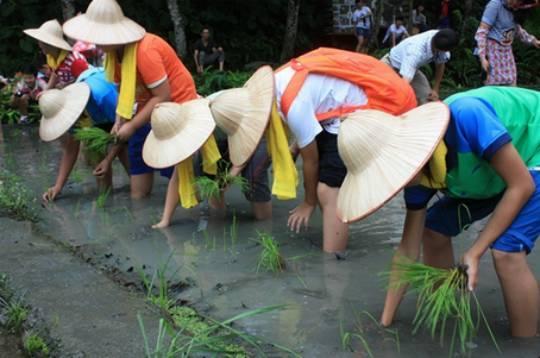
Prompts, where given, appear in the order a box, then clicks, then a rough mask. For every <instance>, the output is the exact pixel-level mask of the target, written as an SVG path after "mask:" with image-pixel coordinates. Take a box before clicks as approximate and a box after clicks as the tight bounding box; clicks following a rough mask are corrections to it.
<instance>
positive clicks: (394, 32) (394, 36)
mask: <svg viewBox="0 0 540 358" xmlns="http://www.w3.org/2000/svg"><path fill="white" fill-rule="evenodd" d="M407 37H409V32H407V28H405V26H403V18H401V17H397V18H396V21H395V22H394V23H393V24H392V25H390V27H389V28H388V31H386V35H385V36H384V39H383V44H385V43H386V42H387V41H388V40H391V45H392V47H395V46H396V45H397V44H398V43H400V42H401V41H402V40H403V39H405V38H407Z"/></svg>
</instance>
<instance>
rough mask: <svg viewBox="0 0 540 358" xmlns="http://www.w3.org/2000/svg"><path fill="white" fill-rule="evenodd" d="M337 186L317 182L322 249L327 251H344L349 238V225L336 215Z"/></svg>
mask: <svg viewBox="0 0 540 358" xmlns="http://www.w3.org/2000/svg"><path fill="white" fill-rule="evenodd" d="M338 193H339V188H331V187H329V186H328V185H326V184H323V183H319V185H318V186H317V196H318V198H319V204H320V205H321V210H322V213H323V250H324V251H325V252H328V253H335V252H341V251H344V250H345V249H346V248H347V242H348V240H349V226H348V225H347V224H344V223H343V222H341V220H340V219H339V218H338V216H337V197H338Z"/></svg>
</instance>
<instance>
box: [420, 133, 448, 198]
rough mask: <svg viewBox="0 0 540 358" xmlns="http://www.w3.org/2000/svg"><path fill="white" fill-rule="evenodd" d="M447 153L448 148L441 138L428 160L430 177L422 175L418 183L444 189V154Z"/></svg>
mask: <svg viewBox="0 0 540 358" xmlns="http://www.w3.org/2000/svg"><path fill="white" fill-rule="evenodd" d="M447 153H448V148H447V147H446V144H445V143H444V140H441V142H440V143H439V145H438V146H437V148H436V149H435V152H434V153H433V156H432V157H431V160H430V161H429V163H428V165H429V170H430V172H431V178H428V177H427V176H426V175H425V174H424V175H422V179H421V181H420V185H422V186H425V187H427V188H431V189H444V188H446V172H447V168H446V154H447Z"/></svg>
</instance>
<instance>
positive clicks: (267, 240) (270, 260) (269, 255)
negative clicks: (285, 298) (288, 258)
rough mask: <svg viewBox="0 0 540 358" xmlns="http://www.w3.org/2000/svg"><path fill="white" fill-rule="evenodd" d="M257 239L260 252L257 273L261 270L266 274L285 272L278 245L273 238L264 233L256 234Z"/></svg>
mask: <svg viewBox="0 0 540 358" xmlns="http://www.w3.org/2000/svg"><path fill="white" fill-rule="evenodd" d="M257 234H258V235H259V239H258V240H256V241H257V242H258V243H259V244H260V245H261V246H262V251H261V253H260V255H259V260H258V263H257V273H258V272H259V271H260V270H261V269H263V270H265V271H267V272H274V273H275V272H283V271H284V270H285V260H284V259H283V257H282V256H281V253H280V251H279V245H278V243H277V242H276V240H274V238H273V237H272V236H271V235H270V234H268V233H265V232H257Z"/></svg>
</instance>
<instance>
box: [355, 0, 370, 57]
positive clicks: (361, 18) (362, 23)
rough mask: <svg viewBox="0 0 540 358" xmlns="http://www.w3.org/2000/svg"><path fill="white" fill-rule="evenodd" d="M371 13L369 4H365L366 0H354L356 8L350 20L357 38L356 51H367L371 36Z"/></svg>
mask: <svg viewBox="0 0 540 358" xmlns="http://www.w3.org/2000/svg"><path fill="white" fill-rule="evenodd" d="M372 20H373V13H372V12H371V9H370V8H369V6H367V5H366V0H358V1H357V2H356V10H355V11H354V13H353V15H352V21H353V23H354V25H355V31H356V38H357V39H358V45H356V52H361V53H367V50H368V42H369V38H370V37H371V28H372V24H373V21H372Z"/></svg>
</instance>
